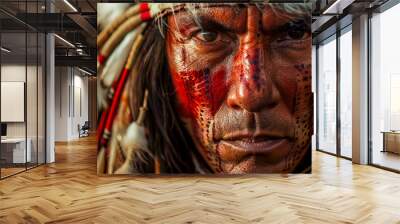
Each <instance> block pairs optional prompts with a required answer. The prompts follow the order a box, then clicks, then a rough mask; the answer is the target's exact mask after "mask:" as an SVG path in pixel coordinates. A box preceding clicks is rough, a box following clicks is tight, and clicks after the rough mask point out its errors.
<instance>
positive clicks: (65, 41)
mask: <svg viewBox="0 0 400 224" xmlns="http://www.w3.org/2000/svg"><path fill="white" fill-rule="evenodd" d="M54 36H55V37H57V38H58V39H59V40H61V41H62V42H64V43H66V44H67V45H69V46H70V47H73V48H75V45H73V44H72V43H71V42H69V41H68V40H66V39H64V38H62V37H60V36H59V35H57V34H54Z"/></svg>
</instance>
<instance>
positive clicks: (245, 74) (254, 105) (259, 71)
mask: <svg viewBox="0 0 400 224" xmlns="http://www.w3.org/2000/svg"><path fill="white" fill-rule="evenodd" d="M247 16H248V17H247V30H246V33H244V34H243V35H242V36H240V42H239V43H240V45H239V48H238V51H237V52H236V55H235V57H234V59H233V69H232V77H231V81H232V85H231V89H230V90H229V92H228V98H227V104H228V106H229V107H231V108H235V109H244V110H246V111H249V112H258V111H261V110H262V109H264V108H266V107H273V106H274V105H276V104H277V103H278V101H279V99H280V94H279V91H278V89H277V87H276V86H275V84H274V81H273V79H272V77H271V64H272V63H270V62H268V60H270V56H269V52H268V49H266V48H267V47H266V46H268V44H266V43H264V41H266V38H264V37H263V35H262V20H261V13H260V11H259V10H258V9H257V8H256V7H249V8H248V14H247Z"/></svg>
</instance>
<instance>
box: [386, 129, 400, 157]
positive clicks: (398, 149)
mask: <svg viewBox="0 0 400 224" xmlns="http://www.w3.org/2000/svg"><path fill="white" fill-rule="evenodd" d="M381 133H382V134H383V150H382V152H392V153H397V154H400V131H383V132H381Z"/></svg>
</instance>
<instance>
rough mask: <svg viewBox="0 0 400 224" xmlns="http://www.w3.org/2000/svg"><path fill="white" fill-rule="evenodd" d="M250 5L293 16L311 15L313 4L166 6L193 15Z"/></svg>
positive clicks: (199, 4) (268, 12)
mask: <svg viewBox="0 0 400 224" xmlns="http://www.w3.org/2000/svg"><path fill="white" fill-rule="evenodd" d="M248 6H255V7H257V8H258V9H259V10H260V11H261V12H263V13H266V14H288V15H292V16H310V15H311V4H310V3H241V4H239V3H181V4H169V6H168V7H166V8H164V13H162V14H161V15H162V16H163V15H166V14H170V13H172V14H177V13H180V12H186V13H189V14H192V15H196V14H206V13H210V12H212V11H213V10H216V9H218V8H219V9H223V10H229V11H233V12H236V13H240V12H241V11H243V10H246V8H247V7H248Z"/></svg>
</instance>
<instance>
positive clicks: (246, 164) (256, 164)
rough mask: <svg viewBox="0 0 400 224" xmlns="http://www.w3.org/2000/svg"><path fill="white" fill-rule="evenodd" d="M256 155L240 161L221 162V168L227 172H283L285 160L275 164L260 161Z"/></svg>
mask: <svg viewBox="0 0 400 224" xmlns="http://www.w3.org/2000/svg"><path fill="white" fill-rule="evenodd" d="M257 157H258V156H257V155H252V156H249V157H247V158H245V159H243V160H242V161H240V162H236V163H231V162H225V163H224V162H222V166H221V167H222V169H223V172H224V173H227V174H249V173H282V172H285V171H284V170H285V165H286V162H285V160H282V161H279V162H278V163H276V164H269V163H265V162H264V163H263V162H260V158H257Z"/></svg>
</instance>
